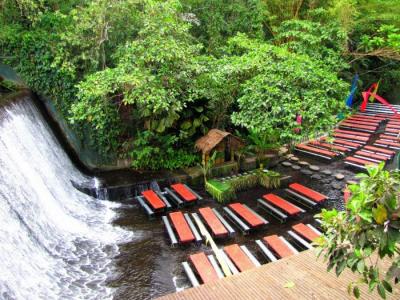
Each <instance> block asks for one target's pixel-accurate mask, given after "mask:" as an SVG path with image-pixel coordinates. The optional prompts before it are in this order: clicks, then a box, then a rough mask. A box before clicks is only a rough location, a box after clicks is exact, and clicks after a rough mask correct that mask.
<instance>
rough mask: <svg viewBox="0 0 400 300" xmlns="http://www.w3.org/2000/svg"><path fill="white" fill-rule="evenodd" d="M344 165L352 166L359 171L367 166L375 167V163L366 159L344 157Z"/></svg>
mask: <svg viewBox="0 0 400 300" xmlns="http://www.w3.org/2000/svg"><path fill="white" fill-rule="evenodd" d="M344 163H345V164H346V165H348V166H352V167H356V168H359V169H364V170H365V169H366V166H367V165H377V164H376V163H375V162H372V161H369V160H366V159H361V158H357V157H352V156H349V157H346V158H345V159H344Z"/></svg>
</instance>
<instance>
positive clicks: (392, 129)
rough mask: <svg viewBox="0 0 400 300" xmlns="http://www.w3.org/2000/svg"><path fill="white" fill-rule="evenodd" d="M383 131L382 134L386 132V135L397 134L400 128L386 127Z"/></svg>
mask: <svg viewBox="0 0 400 300" xmlns="http://www.w3.org/2000/svg"><path fill="white" fill-rule="evenodd" d="M383 133H384V134H388V135H395V136H398V134H399V133H400V130H399V129H395V128H386V129H385V131H384V132H383Z"/></svg>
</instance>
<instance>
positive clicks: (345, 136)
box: [333, 133, 369, 144]
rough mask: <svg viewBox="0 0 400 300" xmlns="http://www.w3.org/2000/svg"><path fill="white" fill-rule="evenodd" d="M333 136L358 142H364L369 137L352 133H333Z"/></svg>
mask: <svg viewBox="0 0 400 300" xmlns="http://www.w3.org/2000/svg"><path fill="white" fill-rule="evenodd" d="M333 136H334V137H336V138H341V139H347V140H350V141H353V142H355V143H360V144H365V143H367V142H368V140H369V137H365V136H357V135H354V134H343V133H333Z"/></svg>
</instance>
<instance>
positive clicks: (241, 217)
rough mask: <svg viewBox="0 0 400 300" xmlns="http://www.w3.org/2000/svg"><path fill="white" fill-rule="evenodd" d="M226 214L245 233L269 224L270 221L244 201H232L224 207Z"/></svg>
mask: <svg viewBox="0 0 400 300" xmlns="http://www.w3.org/2000/svg"><path fill="white" fill-rule="evenodd" d="M224 211H225V215H226V216H227V217H228V218H230V219H231V220H232V221H233V222H234V224H235V225H237V226H238V228H239V229H240V230H241V231H242V232H243V233H248V232H249V230H250V229H257V228H259V227H261V226H264V225H266V224H268V221H267V220H266V219H264V218H263V217H261V216H260V215H259V214H257V213H256V212H255V211H253V210H252V209H251V208H249V207H248V206H246V205H245V204H242V203H232V204H229V205H228V207H224Z"/></svg>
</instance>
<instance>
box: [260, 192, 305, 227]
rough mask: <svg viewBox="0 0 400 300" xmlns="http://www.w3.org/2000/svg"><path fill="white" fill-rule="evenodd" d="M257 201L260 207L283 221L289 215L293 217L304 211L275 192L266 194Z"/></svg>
mask: <svg viewBox="0 0 400 300" xmlns="http://www.w3.org/2000/svg"><path fill="white" fill-rule="evenodd" d="M257 202H258V204H259V206H260V207H261V208H263V209H264V210H266V211H267V212H268V213H269V214H270V215H272V216H273V217H275V218H277V219H278V220H280V221H285V220H286V219H287V218H288V217H289V216H290V217H294V216H297V215H299V214H301V213H303V212H305V210H304V209H301V208H300V207H298V206H296V205H294V204H292V203H290V202H289V201H287V200H285V199H283V198H281V197H279V196H277V195H275V194H266V195H264V196H263V198H262V199H258V200H257Z"/></svg>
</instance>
